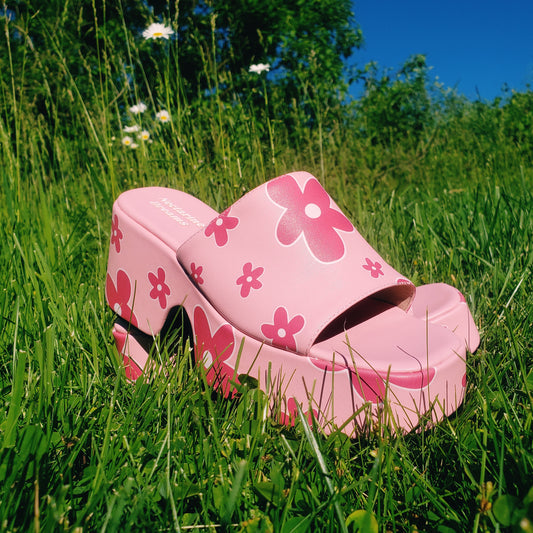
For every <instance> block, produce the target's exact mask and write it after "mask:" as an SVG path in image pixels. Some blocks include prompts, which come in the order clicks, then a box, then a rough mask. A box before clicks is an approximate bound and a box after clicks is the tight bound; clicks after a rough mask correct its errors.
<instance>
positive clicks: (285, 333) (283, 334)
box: [278, 328, 287, 339]
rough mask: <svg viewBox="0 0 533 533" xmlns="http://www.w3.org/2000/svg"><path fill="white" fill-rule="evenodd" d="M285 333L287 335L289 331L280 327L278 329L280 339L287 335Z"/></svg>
mask: <svg viewBox="0 0 533 533" xmlns="http://www.w3.org/2000/svg"><path fill="white" fill-rule="evenodd" d="M285 335H287V332H286V331H285V330H284V329H283V328H279V329H278V337H279V338H280V339H283V338H284V337H285Z"/></svg>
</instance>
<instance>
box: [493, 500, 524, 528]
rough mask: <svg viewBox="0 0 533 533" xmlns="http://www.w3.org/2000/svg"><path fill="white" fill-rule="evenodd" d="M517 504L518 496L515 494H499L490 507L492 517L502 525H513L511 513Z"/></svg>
mask: <svg viewBox="0 0 533 533" xmlns="http://www.w3.org/2000/svg"><path fill="white" fill-rule="evenodd" d="M517 504H518V498H516V497H515V496H510V495H508V494H504V495H503V496H500V497H499V498H498V499H497V500H496V501H495V502H494V506H493V507H492V512H493V513H494V517H495V518H496V520H498V522H500V524H501V525H502V526H511V525H513V513H514V511H515V509H516V506H517Z"/></svg>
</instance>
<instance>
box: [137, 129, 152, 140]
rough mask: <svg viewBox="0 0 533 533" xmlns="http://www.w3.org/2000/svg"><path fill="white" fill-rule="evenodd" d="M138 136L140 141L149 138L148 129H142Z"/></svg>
mask: <svg viewBox="0 0 533 533" xmlns="http://www.w3.org/2000/svg"><path fill="white" fill-rule="evenodd" d="M138 137H139V139H141V141H147V140H148V139H149V138H150V132H149V131H148V130H142V131H141V133H139V135H138Z"/></svg>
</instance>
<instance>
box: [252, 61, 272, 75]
mask: <svg viewBox="0 0 533 533" xmlns="http://www.w3.org/2000/svg"><path fill="white" fill-rule="evenodd" d="M269 70H270V65H269V64H268V63H258V64H257V65H250V68H249V69H248V72H253V73H254V74H261V72H268V71H269Z"/></svg>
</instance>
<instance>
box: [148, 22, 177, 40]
mask: <svg viewBox="0 0 533 533" xmlns="http://www.w3.org/2000/svg"><path fill="white" fill-rule="evenodd" d="M173 33H174V30H173V29H171V28H169V27H168V26H165V25H164V24H160V23H159V22H154V23H153V24H150V26H148V28H146V29H145V30H144V31H143V37H144V38H145V39H168V38H169V37H170V36H171V35H172V34H173Z"/></svg>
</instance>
